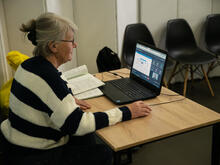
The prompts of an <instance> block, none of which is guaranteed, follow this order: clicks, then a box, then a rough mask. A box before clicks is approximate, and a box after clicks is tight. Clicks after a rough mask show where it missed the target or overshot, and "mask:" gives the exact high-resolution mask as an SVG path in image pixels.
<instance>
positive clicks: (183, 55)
mask: <svg viewBox="0 0 220 165" xmlns="http://www.w3.org/2000/svg"><path fill="white" fill-rule="evenodd" d="M169 55H170V57H171V58H172V59H174V60H176V61H178V62H180V63H183V64H191V65H199V64H208V63H211V62H213V61H215V60H216V58H215V56H214V55H213V56H212V55H211V54H209V53H208V52H205V51H203V50H201V49H199V48H198V49H191V50H189V49H184V50H183V49H182V50H180V49H176V50H175V49H173V50H172V51H170V52H169Z"/></svg>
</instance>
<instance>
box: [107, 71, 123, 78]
mask: <svg viewBox="0 0 220 165" xmlns="http://www.w3.org/2000/svg"><path fill="white" fill-rule="evenodd" d="M108 73H111V74H113V75H115V76H119V77H121V78H125V77H123V76H121V75H119V74H118V73H117V72H111V71H108Z"/></svg>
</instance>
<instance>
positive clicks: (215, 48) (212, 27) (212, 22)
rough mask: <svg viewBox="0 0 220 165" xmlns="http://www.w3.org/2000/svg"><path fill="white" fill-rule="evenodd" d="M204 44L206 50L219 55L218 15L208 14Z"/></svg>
mask: <svg viewBox="0 0 220 165" xmlns="http://www.w3.org/2000/svg"><path fill="white" fill-rule="evenodd" d="M205 43H206V46H207V49H208V50H210V51H211V52H213V53H215V54H219V55H220V14H210V15H208V16H207V18H206V22H205Z"/></svg>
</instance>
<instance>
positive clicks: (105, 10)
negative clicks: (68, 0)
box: [73, 0, 117, 73]
mask: <svg viewBox="0 0 220 165" xmlns="http://www.w3.org/2000/svg"><path fill="white" fill-rule="evenodd" d="M115 7H116V2H115V0H73V11H74V18H75V22H76V24H77V26H78V28H79V30H78V32H77V41H78V46H77V58H78V65H83V64H86V65H87V66H88V70H89V72H90V73H96V72H97V66H96V57H97V55H98V52H99V50H101V49H102V48H103V47H104V46H108V47H109V48H111V49H112V50H113V51H117V34H116V8H115Z"/></svg>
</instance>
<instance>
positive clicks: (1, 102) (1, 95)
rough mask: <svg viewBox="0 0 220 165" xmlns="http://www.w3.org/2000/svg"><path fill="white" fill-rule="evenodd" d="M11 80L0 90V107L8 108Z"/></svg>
mask: <svg viewBox="0 0 220 165" xmlns="http://www.w3.org/2000/svg"><path fill="white" fill-rule="evenodd" d="M12 81H13V78H11V79H10V80H9V81H8V82H6V83H5V84H4V85H3V86H2V87H1V89H0V107H1V109H3V108H8V104H9V95H10V90H11V85H12Z"/></svg>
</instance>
